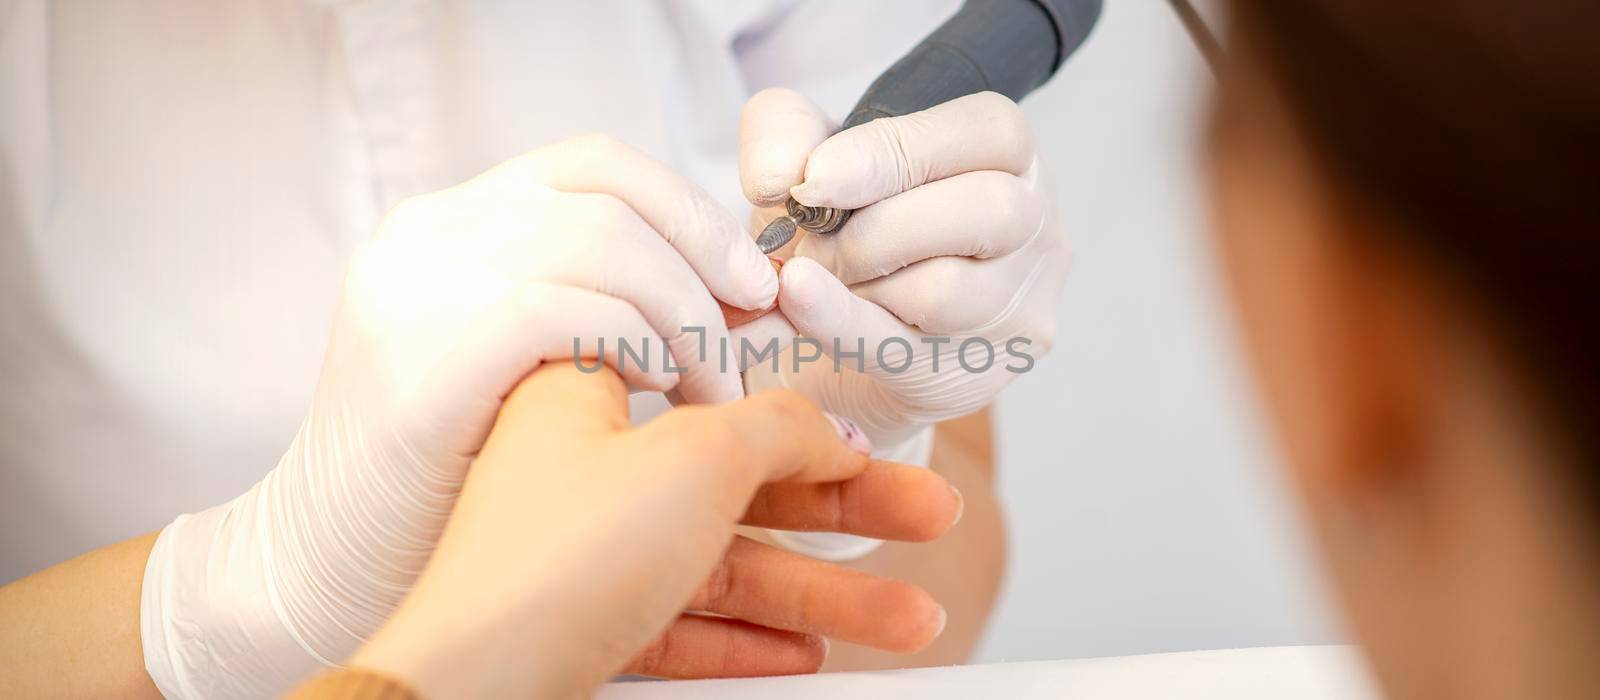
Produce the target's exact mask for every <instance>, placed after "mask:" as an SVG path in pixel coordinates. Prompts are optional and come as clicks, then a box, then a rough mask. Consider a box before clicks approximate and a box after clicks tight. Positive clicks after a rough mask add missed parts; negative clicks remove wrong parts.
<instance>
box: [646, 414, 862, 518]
mask: <svg viewBox="0 0 1600 700" xmlns="http://www.w3.org/2000/svg"><path fill="white" fill-rule="evenodd" d="M630 437H632V438H634V439H638V440H640V441H642V442H644V443H645V444H648V445H650V446H651V448H650V449H651V450H653V451H654V452H656V453H658V454H660V455H662V457H663V459H664V460H665V463H667V464H681V465H684V467H685V471H684V472H683V473H682V474H681V476H680V478H682V479H688V480H692V481H695V482H697V483H701V484H703V485H704V487H706V488H708V489H712V490H714V492H715V494H717V498H718V500H719V501H720V502H722V503H725V504H736V508H737V509H736V510H734V511H733V512H732V513H731V515H732V516H734V517H737V516H738V515H739V514H740V513H743V512H744V509H745V506H746V505H747V504H748V503H749V499H750V497H751V496H753V495H754V494H755V492H756V489H757V488H759V487H760V486H761V485H762V484H764V483H767V482H771V481H784V480H791V481H838V480H842V479H849V478H851V477H854V476H855V475H857V474H859V473H861V470H862V469H865V468H866V466H867V461H868V458H867V454H868V453H870V452H871V451H872V446H871V444H870V443H869V442H868V441H867V438H866V436H865V435H864V434H863V433H862V432H861V431H860V429H859V428H856V427H855V426H854V425H852V424H850V423H848V422H847V421H844V420H842V419H839V418H836V417H833V416H829V415H827V414H825V413H823V412H822V410H821V409H819V408H817V406H816V404H814V403H812V402H811V400H810V399H807V398H806V397H805V396H803V395H801V394H799V393H796V392H794V391H788V390H783V389H774V390H770V391H763V392H761V393H759V394H756V395H754V396H751V397H748V398H746V399H743V400H741V401H735V402H733V403H727V404H722V405H718V406H683V407H679V408H677V409H675V410H673V411H669V412H667V413H665V414H663V415H662V416H661V417H659V418H657V419H655V420H654V421H651V422H650V423H648V424H646V425H645V426H643V427H641V428H639V429H638V430H635V431H634V432H633V434H632V435H631V436H630Z"/></svg>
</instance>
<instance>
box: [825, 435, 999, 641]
mask: <svg viewBox="0 0 1600 700" xmlns="http://www.w3.org/2000/svg"><path fill="white" fill-rule="evenodd" d="M928 466H929V468H931V469H933V470H935V471H937V472H939V473H940V474H941V475H943V476H944V477H945V478H946V479H948V480H949V481H950V483H951V484H952V485H954V486H955V487H956V488H957V489H960V491H961V496H962V500H963V511H962V514H961V522H959V523H956V526H955V527H953V528H951V529H950V531H949V532H947V533H945V535H944V536H943V537H941V538H939V539H938V540H935V541H933V542H929V543H921V544H909V543H902V542H887V543H885V544H884V545H883V546H882V547H879V548H878V550H877V551H875V552H873V553H872V554H870V555H868V556H866V557H863V558H861V559H858V560H856V561H853V562H849V563H848V564H849V565H850V566H853V567H856V568H859V569H861V570H863V571H868V572H871V573H874V574H879V575H883V576H890V577H893V578H897V579H900V580H903V581H909V582H911V583H915V584H917V585H919V586H922V587H923V588H925V589H927V591H928V592H929V593H931V594H932V595H933V597H934V599H935V600H938V601H939V602H940V604H942V605H944V607H945V611H946V612H947V613H948V614H949V619H948V621H947V622H946V624H945V629H944V634H942V635H940V636H939V638H938V639H936V640H934V642H933V644H932V645H930V646H929V647H928V648H926V649H924V650H922V651H920V652H918V653H916V654H910V655H906V654H894V653H890V652H885V651H879V650H877V649H870V648H867V647H862V646H857V645H854V644H847V643H843V642H837V641H835V642H833V643H832V646H831V648H830V650H829V653H828V661H827V663H826V664H824V665H823V669H822V670H823V671H866V670H878V669H888V668H906V667H920V666H948V665H951V664H959V663H964V662H965V661H966V660H967V659H968V658H969V657H970V656H971V655H972V650H973V647H974V646H976V645H977V643H978V640H979V638H981V637H982V635H983V630H984V627H985V626H986V625H987V624H988V621H989V613H990V612H991V611H992V610H993V609H994V604H995V599H996V597H997V596H998V595H999V592H1000V580H1001V576H1002V575H1003V574H1004V572H1005V563H1006V539H1005V524H1004V521H1003V518H1002V513H1001V510H1000V503H999V501H998V500H997V499H996V497H995V493H994V426H993V419H992V417H991V415H990V411H989V410H988V409H985V410H983V411H979V412H978V413H974V414H972V415H970V416H966V417H963V418H957V419H955V420H950V421H945V422H943V423H940V424H939V425H938V426H937V427H936V428H935V429H934V448H933V456H932V460H931V462H930V464H929V465H928Z"/></svg>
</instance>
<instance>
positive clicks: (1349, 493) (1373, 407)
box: [1308, 217, 1462, 503]
mask: <svg viewBox="0 0 1600 700" xmlns="http://www.w3.org/2000/svg"><path fill="white" fill-rule="evenodd" d="M1332 221H1333V222H1340V223H1334V224H1333V225H1336V226H1341V227H1342V228H1344V230H1339V231H1329V232H1328V235H1327V236H1326V237H1325V239H1324V240H1327V241H1329V242H1330V245H1329V246H1328V247H1327V251H1326V252H1327V253H1328V255H1327V260H1328V265H1327V269H1326V273H1327V278H1326V279H1327V282H1328V284H1327V286H1326V289H1325V290H1324V293H1325V294H1326V295H1327V297H1326V298H1325V299H1324V300H1323V307H1324V308H1325V309H1326V310H1327V311H1328V318H1327V321H1326V322H1327V323H1328V324H1330V328H1329V329H1328V330H1329V332H1328V333H1327V334H1326V335H1325V338H1326V339H1327V340H1328V341H1330V342H1332V343H1333V347H1330V348H1328V351H1329V352H1328V354H1327V359H1328V360H1330V361H1331V362H1330V370H1331V371H1332V372H1333V373H1334V376H1332V377H1331V378H1330V380H1331V381H1330V383H1329V385H1328V386H1331V387H1337V390H1336V391H1335V392H1333V394H1334V396H1333V397H1330V398H1333V400H1334V401H1335V405H1333V406H1331V407H1330V409H1331V410H1330V412H1329V413H1330V417H1331V418H1332V419H1333V425H1332V426H1330V428H1331V429H1332V430H1333V431H1335V432H1334V434H1332V435H1331V436H1330V438H1331V442H1332V444H1334V445H1337V446H1338V447H1337V448H1336V449H1337V454H1335V455H1330V456H1332V457H1334V458H1333V459H1330V460H1328V461H1327V462H1325V464H1326V465H1327V467H1328V470H1329V473H1325V474H1311V475H1308V476H1309V477H1311V478H1313V479H1319V480H1321V482H1322V483H1321V484H1320V486H1321V487H1323V488H1325V489H1328V490H1329V495H1333V496H1335V497H1337V498H1339V499H1340V500H1342V501H1345V502H1356V503H1358V502H1359V501H1360V500H1362V498H1363V492H1367V491H1369V490H1371V489H1380V490H1388V489H1389V488H1391V487H1393V486H1394V485H1395V484H1396V483H1397V482H1407V481H1411V480H1413V479H1415V478H1417V476H1418V475H1417V474H1416V473H1415V472H1417V471H1418V470H1421V469H1423V468H1425V467H1426V465H1427V464H1429V463H1430V457H1431V455H1429V454H1428V452H1429V450H1430V449H1433V446H1436V445H1437V443H1435V442H1434V438H1435V435H1434V433H1435V432H1436V430H1435V429H1437V428H1440V427H1441V425H1440V424H1441V422H1442V420H1443V414H1442V413H1441V411H1440V410H1439V409H1440V408H1442V407H1441V406H1440V405H1439V404H1440V397H1442V396H1445V395H1447V394H1448V393H1449V392H1448V391H1443V389H1445V388H1446V387H1444V386H1443V385H1442V383H1443V382H1449V381H1451V380H1452V378H1451V377H1449V376H1448V373H1449V371H1450V369H1451V367H1452V366H1453V363H1451V362H1450V361H1449V358H1448V357H1447V355H1448V353H1449V352H1450V345H1451V338H1452V335H1454V337H1457V338H1459V337H1460V336H1459V334H1452V333H1451V332H1450V321H1449V319H1450V318H1451V316H1452V314H1451V313H1450V309H1449V308H1448V301H1447V300H1448V299H1449V298H1450V296H1449V295H1446V294H1443V293H1442V290H1441V289H1439V286H1438V285H1437V284H1436V283H1435V281H1434V280H1435V279H1436V275H1435V274H1434V273H1433V271H1432V270H1430V269H1428V268H1427V266H1426V265H1424V264H1423V263H1422V262H1421V261H1420V260H1418V259H1416V258H1414V257H1413V256H1412V255H1411V254H1410V253H1409V251H1407V250H1405V249H1404V248H1403V246H1401V245H1399V244H1395V243H1392V242H1383V241H1395V240H1403V237H1402V236H1395V235H1389V234H1387V233H1383V232H1381V231H1375V230H1374V229H1375V228H1377V227H1380V226H1383V225H1384V224H1382V223H1377V222H1374V221H1372V220H1371V219H1360V220H1355V221H1352V217H1336V218H1334V219H1333V220H1332ZM1461 379H1462V378H1460V377H1457V378H1455V380H1457V381H1459V380H1461Z"/></svg>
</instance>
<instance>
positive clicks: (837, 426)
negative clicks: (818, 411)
mask: <svg viewBox="0 0 1600 700" xmlns="http://www.w3.org/2000/svg"><path fill="white" fill-rule="evenodd" d="M822 415H824V416H827V417H828V420H830V421H832V422H833V429H834V430H837V431H838V432H839V439H840V440H843V441H844V444H846V445H849V446H850V449H852V450H855V451H857V452H860V453H861V454H864V455H869V454H872V441H871V440H868V439H867V434H866V433H863V432H861V428H859V427H857V426H856V424H855V421H852V420H850V419H849V418H845V417H844V416H836V415H833V414H832V413H828V412H827V411H823V412H822Z"/></svg>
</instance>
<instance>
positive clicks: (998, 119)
mask: <svg viewBox="0 0 1600 700" xmlns="http://www.w3.org/2000/svg"><path fill="white" fill-rule="evenodd" d="M972 97H973V101H974V102H976V103H977V109H978V114H979V116H980V119H981V120H982V122H983V123H984V124H986V125H987V126H988V128H990V129H992V130H993V131H992V133H995V134H998V135H1000V136H1001V137H1002V138H1004V139H1007V140H1006V141H1003V142H1002V145H1003V146H1004V147H1006V149H1007V150H1008V151H1009V152H1013V153H1032V152H1033V127H1032V126H1030V125H1029V124H1028V117H1027V115H1026V114H1023V112H1022V107H1021V106H1019V105H1018V104H1017V103H1016V102H1015V101H1013V100H1012V99H1011V98H1009V97H1006V96H1005V95H1002V94H1000V93H998V92H980V93H978V94H976V95H973V96H972Z"/></svg>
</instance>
